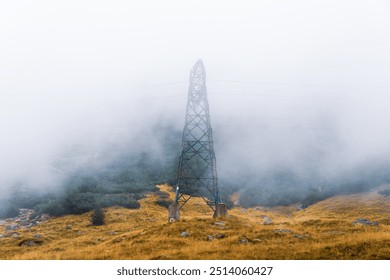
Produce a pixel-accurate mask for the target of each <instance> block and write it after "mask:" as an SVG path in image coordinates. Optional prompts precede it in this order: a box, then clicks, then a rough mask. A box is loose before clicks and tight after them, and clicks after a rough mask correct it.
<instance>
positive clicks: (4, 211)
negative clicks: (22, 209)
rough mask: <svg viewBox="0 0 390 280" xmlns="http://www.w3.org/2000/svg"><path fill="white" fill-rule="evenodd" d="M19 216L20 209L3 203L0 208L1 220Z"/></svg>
mask: <svg viewBox="0 0 390 280" xmlns="http://www.w3.org/2000/svg"><path fill="white" fill-rule="evenodd" d="M18 215H19V208H18V207H16V206H15V205H12V204H6V203H5V202H4V203H2V205H1V206H0V219H6V218H13V217H16V216H18Z"/></svg>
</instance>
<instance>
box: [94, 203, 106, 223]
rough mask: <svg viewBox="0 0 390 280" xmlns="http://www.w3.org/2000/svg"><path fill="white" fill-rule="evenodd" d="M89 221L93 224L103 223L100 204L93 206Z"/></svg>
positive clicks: (103, 217)
mask: <svg viewBox="0 0 390 280" xmlns="http://www.w3.org/2000/svg"><path fill="white" fill-rule="evenodd" d="M91 223H92V225H94V226H101V225H104V223H105V213H104V210H103V208H102V207H101V206H100V205H97V206H95V208H94V209H93V213H92V216H91Z"/></svg>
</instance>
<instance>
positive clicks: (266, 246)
mask: <svg viewBox="0 0 390 280" xmlns="http://www.w3.org/2000/svg"><path fill="white" fill-rule="evenodd" d="M160 189H161V190H162V191H165V192H169V193H170V195H171V196H173V193H172V192H171V189H170V187H169V186H166V185H162V186H160ZM156 199H157V197H156V196H154V195H152V194H151V195H149V196H148V197H147V198H145V199H142V200H141V208H140V209H138V210H129V209H124V208H119V207H112V208H109V209H107V214H106V222H107V223H106V225H103V226H91V225H90V215H91V214H90V213H87V214H84V215H75V216H73V215H72V216H65V217H59V218H51V219H49V220H48V221H47V222H44V223H42V224H41V225H39V226H36V227H33V228H31V229H30V230H23V229H21V230H18V231H17V232H18V234H19V237H17V238H15V237H14V238H13V237H3V238H0V259H390V199H389V198H385V197H382V196H379V195H377V194H376V193H368V194H359V195H349V196H338V197H334V198H330V199H327V200H325V201H322V202H320V203H317V204H315V205H312V206H311V207H309V208H307V209H305V210H302V211H298V210H296V207H294V206H291V207H277V208H274V209H267V208H252V209H242V208H234V209H233V210H230V212H229V216H228V217H227V218H225V219H223V220H220V221H223V222H224V225H218V224H215V222H216V220H214V219H213V218H211V217H212V212H211V211H210V210H209V209H208V207H207V206H205V205H204V202H203V200H201V199H199V198H193V199H191V200H190V201H189V202H188V204H187V205H186V206H184V208H183V209H182V211H181V217H182V219H181V220H180V221H179V222H176V223H168V222H167V210H166V209H165V208H163V207H161V206H158V205H156V204H155V200H156ZM263 215H267V216H269V217H270V218H271V219H272V220H273V222H272V224H270V225H263V224H262V223H263V219H262V216H263ZM357 218H367V219H370V220H372V221H378V222H379V223H380V224H379V226H362V225H354V224H352V222H353V221H354V220H355V219H357ZM68 224H69V225H71V226H72V228H71V229H66V225H68ZM278 229H282V230H290V231H292V232H276V231H275V230H278ZM183 231H188V232H189V234H190V236H189V237H180V233H181V232H183ZM0 233H5V226H0ZM37 233H38V234H40V235H42V238H41V239H38V238H34V237H33V236H34V235H35V234H37ZM218 233H223V234H225V237H224V238H222V239H213V240H212V241H207V240H206V238H207V236H208V235H215V234H218ZM244 238H245V239H247V240H248V241H249V242H248V243H244V244H242V243H240V242H239V241H240V240H242V239H244ZM26 240H42V241H43V243H42V244H41V245H39V246H34V247H23V246H20V244H21V243H22V242H23V241H26Z"/></svg>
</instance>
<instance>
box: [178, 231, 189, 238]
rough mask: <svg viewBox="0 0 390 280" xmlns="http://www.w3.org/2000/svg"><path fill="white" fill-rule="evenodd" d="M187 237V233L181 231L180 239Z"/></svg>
mask: <svg viewBox="0 0 390 280" xmlns="http://www.w3.org/2000/svg"><path fill="white" fill-rule="evenodd" d="M188 236H190V234H189V233H188V231H183V232H182V233H180V237H188Z"/></svg>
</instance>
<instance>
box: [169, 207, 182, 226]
mask: <svg viewBox="0 0 390 280" xmlns="http://www.w3.org/2000/svg"><path fill="white" fill-rule="evenodd" d="M179 210H180V207H179V204H177V203H173V204H171V205H169V207H168V222H170V223H172V222H176V221H178V220H179V219H180V212H179Z"/></svg>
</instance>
